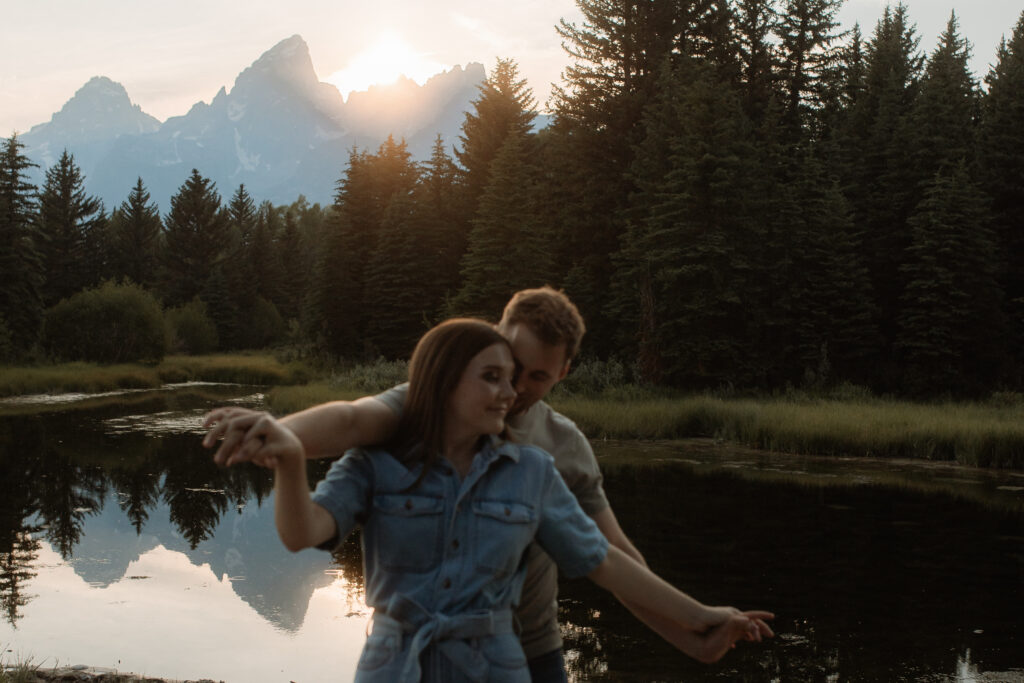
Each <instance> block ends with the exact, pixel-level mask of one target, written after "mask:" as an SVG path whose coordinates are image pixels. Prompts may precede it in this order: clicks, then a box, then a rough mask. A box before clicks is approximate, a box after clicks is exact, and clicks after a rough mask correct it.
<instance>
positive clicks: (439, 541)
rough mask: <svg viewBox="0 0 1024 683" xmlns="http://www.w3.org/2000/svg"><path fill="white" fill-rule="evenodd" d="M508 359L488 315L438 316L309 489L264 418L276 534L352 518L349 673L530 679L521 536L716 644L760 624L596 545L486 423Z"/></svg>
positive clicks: (539, 459)
mask: <svg viewBox="0 0 1024 683" xmlns="http://www.w3.org/2000/svg"><path fill="white" fill-rule="evenodd" d="M514 370H515V366H514V363H513V360H512V354H511V351H510V349H509V346H508V343H507V342H506V341H505V339H504V338H503V337H502V336H501V335H500V334H499V333H498V332H497V331H496V330H494V329H493V328H492V327H491V326H490V325H488V324H487V323H484V322H482V321H477V320H464V319H463V320H450V321H447V322H445V323H442V324H441V325H438V326H437V327H435V328H434V329H432V330H431V331H430V332H428V333H427V334H426V335H424V337H423V338H422V339H421V340H420V342H419V344H418V345H417V347H416V350H415V351H414V353H413V357H412V360H411V362H410V365H409V394H408V398H407V401H406V407H405V410H404V412H403V414H402V418H401V423H400V424H399V428H398V432H397V434H396V436H395V438H394V439H393V440H392V442H391V443H390V444H388V445H387V446H386V447H385V448H382V449H367V450H354V451H350V452H349V453H348V454H346V455H345V457H343V458H342V459H341V460H339V461H338V462H336V463H335V464H334V465H333V466H332V468H331V470H330V472H329V473H328V474H327V477H326V478H325V479H324V480H323V481H322V482H320V484H319V485H318V486H317V488H316V491H315V492H314V493H313V494H312V495H310V493H309V488H308V485H307V481H306V469H305V454H304V452H303V448H302V445H301V443H300V442H299V440H298V439H297V438H296V437H295V435H294V434H293V433H292V432H291V431H290V430H288V429H287V428H286V427H283V426H281V425H280V424H275V425H272V427H271V428H270V429H269V430H268V431H267V432H266V434H265V437H264V438H265V440H266V443H265V445H264V446H263V448H262V449H261V450H262V451H263V452H264V453H265V454H266V455H267V456H268V457H267V458H266V460H265V462H267V464H268V465H269V466H271V467H273V468H274V469H275V484H274V486H275V497H276V503H275V506H276V507H275V519H276V522H277V528H278V533H279V534H280V536H281V539H282V541H283V542H284V544H285V546H287V547H288V548H289V549H291V550H293V551H294V550H299V549H302V548H307V547H311V546H319V547H324V548H328V549H329V548H331V547H334V546H335V545H337V543H339V542H340V541H341V540H343V539H344V537H345V536H346V535H347V534H348V532H349V531H351V529H352V528H353V527H354V526H355V525H356V524H361V525H362V526H363V535H362V541H363V553H364V563H365V570H366V572H365V573H366V576H365V580H366V602H367V604H368V605H370V606H371V607H373V608H374V617H373V625H372V631H371V633H370V635H369V637H368V638H367V641H366V645H365V647H364V649H363V653H362V656H361V658H360V661H359V665H358V669H357V674H356V680H357V681H388V682H389V683H391V682H392V681H418V680H430V681H458V680H470V681H485V680H486V681H529V680H530V679H529V673H528V670H527V667H526V659H525V657H524V655H523V652H522V649H521V647H520V645H519V640H518V637H517V635H516V633H515V628H514V624H513V616H512V614H513V611H512V608H513V607H514V605H515V604H516V602H517V600H518V597H519V594H520V589H521V586H522V581H523V577H524V573H525V568H524V565H523V563H522V558H523V553H524V551H525V550H526V548H527V546H528V545H529V544H530V543H531V542H532V541H534V540H536V541H537V542H538V543H539V544H540V545H541V547H543V548H544V549H545V550H546V551H547V552H548V554H549V555H551V557H552V558H553V559H554V560H555V562H556V563H557V564H558V565H559V567H560V569H561V570H562V572H563V573H564V574H566V575H568V576H588V577H589V578H590V579H592V580H593V581H595V582H596V583H598V584H599V585H601V586H603V587H605V588H607V589H609V590H611V591H614V592H615V593H616V594H617V595H618V596H619V597H620V598H621V599H625V600H629V601H631V602H635V603H636V604H639V605H641V606H642V607H645V608H647V609H650V610H652V611H655V612H657V613H659V614H662V615H663V616H665V617H668V618H671V619H674V620H676V621H677V622H678V623H680V624H681V625H682V626H684V627H685V628H689V629H692V630H695V631H700V632H704V631H706V630H708V629H710V628H712V627H718V629H717V631H716V632H717V633H718V634H720V637H721V643H722V646H723V648H724V649H728V647H730V646H731V645H732V644H733V643H734V642H735V641H736V640H738V639H740V638H747V639H752V640H760V638H761V636H762V635H771V630H770V629H769V628H768V627H767V626H766V625H765V624H764V622H763V621H762V620H763V619H767V618H770V617H771V615H770V614H768V613H766V612H748V613H744V614H740V613H739V612H738V611H737V610H735V609H733V608H728V607H708V606H705V605H702V604H701V603H699V602H697V601H695V600H693V599H692V598H690V597H688V596H686V595H685V594H683V593H680V592H679V591H677V590H675V589H674V588H672V587H671V586H670V585H668V584H667V583H665V582H664V581H662V580H661V579H659V578H657V577H656V576H655V575H654V574H652V573H651V572H649V571H648V570H646V569H645V568H643V567H641V566H640V565H639V564H637V563H636V562H635V561H633V560H632V559H631V558H629V557H628V556H627V555H625V554H624V553H622V552H620V551H619V550H617V549H616V548H614V547H609V545H608V542H607V541H606V540H605V539H604V537H603V536H602V535H601V533H600V532H599V531H598V529H597V527H596V525H595V524H594V523H593V521H592V520H591V519H590V518H589V517H588V516H587V515H585V514H584V513H583V511H582V510H581V509H580V508H579V505H578V503H577V502H576V499H575V498H574V497H573V495H572V494H571V493H570V492H569V490H568V489H567V488H566V486H565V484H564V482H563V481H562V479H561V477H560V476H559V475H558V474H557V472H556V470H555V468H554V464H553V461H552V459H551V457H550V456H549V455H547V454H546V453H545V452H543V451H541V450H539V449H536V448H533V447H530V446H524V445H518V444H513V443H510V442H508V441H505V440H503V439H501V438H500V436H501V434H502V433H503V431H504V419H505V414H506V412H507V411H508V410H509V408H510V407H511V405H512V401H513V400H514V399H515V391H514V390H513V388H512V378H513V373H514ZM723 651H724V650H723Z"/></svg>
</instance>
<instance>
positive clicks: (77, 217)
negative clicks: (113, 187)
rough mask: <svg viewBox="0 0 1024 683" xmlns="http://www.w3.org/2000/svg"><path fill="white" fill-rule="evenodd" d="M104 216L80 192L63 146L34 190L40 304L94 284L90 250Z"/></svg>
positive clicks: (79, 176)
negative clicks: (42, 274)
mask: <svg viewBox="0 0 1024 683" xmlns="http://www.w3.org/2000/svg"><path fill="white" fill-rule="evenodd" d="M103 220H104V217H103V214H102V211H101V205H100V201H99V199H97V198H95V197H91V196H89V195H87V194H86V193H85V187H84V178H83V176H82V173H81V170H80V169H79V168H78V165H77V164H75V159H74V157H73V156H72V155H70V154H68V152H67V150H65V151H64V152H63V154H61V156H60V159H59V160H58V161H57V163H56V164H54V166H52V167H51V168H49V169H47V171H46V180H45V182H44V183H43V188H42V190H41V191H40V193H39V218H38V226H39V232H38V234H39V239H40V244H39V246H40V254H41V256H42V263H43V268H44V272H45V273H46V281H45V282H44V284H43V289H42V295H43V304H44V305H45V306H52V305H54V304H56V303H57V302H58V301H60V300H61V299H66V298H67V297H69V296H71V295H72V294H75V293H76V292H78V291H80V290H82V289H84V288H85V287H88V286H90V285H93V284H96V282H97V280H98V278H94V277H93V275H94V272H92V268H93V267H94V265H95V261H94V260H92V259H91V258H90V257H93V256H95V254H94V253H90V252H93V251H94V250H93V249H92V248H91V247H92V246H93V244H92V243H93V242H94V241H95V240H96V239H97V236H98V235H97V233H98V232H99V231H100V229H101V225H102V222H103Z"/></svg>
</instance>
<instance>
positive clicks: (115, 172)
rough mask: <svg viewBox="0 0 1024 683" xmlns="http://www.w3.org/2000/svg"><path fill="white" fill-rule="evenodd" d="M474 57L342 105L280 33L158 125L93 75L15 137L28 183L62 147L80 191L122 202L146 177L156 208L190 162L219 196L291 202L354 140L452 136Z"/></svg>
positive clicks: (330, 183) (471, 88) (477, 76)
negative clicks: (224, 84)
mask: <svg viewBox="0 0 1024 683" xmlns="http://www.w3.org/2000/svg"><path fill="white" fill-rule="evenodd" d="M484 78H485V72H484V68H483V66H482V65H481V64H477V63H471V64H468V65H467V66H466V67H465V68H462V67H458V66H457V67H455V68H453V69H452V70H450V71H447V72H445V73H441V74H438V75H437V76H434V77H433V78H431V79H430V80H429V81H428V82H427V83H426V84H424V85H423V86H419V85H417V84H416V83H415V82H413V81H410V80H408V79H400V80H399V81H398V82H396V83H393V84H391V85H387V86H375V87H373V88H371V89H370V90H369V91H367V92H363V93H353V94H352V95H350V97H349V101H348V102H345V101H343V99H342V97H341V94H340V93H339V92H338V90H337V89H336V88H335V87H334V86H332V85H330V84H327V83H322V82H320V80H319V79H318V77H317V75H316V72H315V70H314V69H313V63H312V60H311V59H310V55H309V48H308V46H307V45H306V43H305V41H303V40H302V38H301V37H299V36H297V35H296V36H292V37H291V38H288V39H286V40H283V41H281V42H280V43H278V44H277V45H275V46H274V47H273V48H271V49H270V50H268V51H267V52H266V53H264V54H263V55H262V56H261V57H260V58H259V59H257V60H256V61H255V62H254V63H253V64H252V65H251V66H249V67H248V68H246V69H245V70H244V71H242V72H241V73H240V74H239V75H238V77H237V78H236V79H235V83H234V85H233V86H232V88H231V89H230V91H229V90H228V89H226V88H221V90H220V91H219V92H218V93H217V94H216V95H215V96H214V97H213V99H212V100H211V101H210V102H209V103H208V104H207V103H205V102H198V103H196V104H195V105H194V106H193V107H192V109H191V110H189V112H188V113H187V114H185V115H183V116H176V117H172V118H169V119H167V121H164V122H163V123H162V124H161V123H160V122H159V121H157V120H156V119H154V118H153V117H151V116H149V115H147V114H145V113H144V112H142V110H141V109H140V108H139V107H138V105H134V104H132V103H131V100H130V99H129V97H128V94H127V93H126V92H125V90H124V88H123V87H122V86H121V85H120V84H118V83H114V82H113V81H110V80H109V79H107V78H101V77H97V78H93V79H92V80H90V81H89V83H87V84H86V85H85V86H83V87H82V88H81V89H80V90H79V91H78V92H77V93H75V96H74V97H72V98H71V100H69V101H68V102H67V104H65V105H64V107H63V108H62V109H61V111H60V112H58V113H56V114H54V115H53V118H52V119H51V120H50V121H49V122H48V123H44V124H40V125H38V126H35V127H33V128H32V129H31V130H30V131H29V132H27V133H25V134H24V135H23V136H21V140H22V142H24V143H25V147H26V150H25V151H26V154H27V155H28V157H29V158H30V159H32V160H33V161H34V162H36V163H37V164H39V168H38V169H36V175H35V177H33V178H32V180H33V182H36V183H37V184H39V185H41V184H42V178H43V172H44V171H45V169H46V168H47V167H49V166H51V165H52V164H53V163H54V162H55V161H56V160H57V158H59V156H60V154H61V152H62V151H63V150H64V149H65V148H66V149H67V150H68V151H69V152H70V153H71V154H73V155H74V156H75V161H76V163H77V164H78V165H79V167H80V168H81V169H82V172H83V174H84V175H85V185H86V191H87V192H89V193H90V194H94V195H97V196H99V197H100V198H102V199H103V200H104V202H105V204H106V206H107V208H108V209H112V208H114V207H116V206H118V205H119V204H120V203H121V202H122V201H124V199H125V198H126V197H127V196H128V192H129V191H130V190H131V188H132V186H133V185H134V184H135V180H136V178H139V177H141V178H142V180H143V182H144V183H145V185H146V187H147V188H148V189H149V191H150V194H151V195H152V198H153V201H155V202H157V204H158V205H159V207H160V210H161V212H164V213H166V211H167V210H169V208H170V197H171V195H173V194H174V193H175V192H177V190H178V188H179V187H180V186H181V185H182V183H184V182H185V179H186V178H187V177H188V175H189V173H190V172H191V170H192V169H193V168H195V169H198V170H199V172H200V173H201V174H202V175H204V176H206V177H208V178H211V179H212V180H213V181H214V182H215V183H216V184H217V189H218V191H219V192H220V193H221V195H222V197H223V198H224V199H225V200H226V199H227V198H228V197H229V196H230V195H231V194H232V193H233V192H234V191H235V190H236V189H237V187H238V186H239V184H242V183H244V184H245V186H246V188H247V190H248V191H249V193H250V194H251V195H252V196H253V197H254V198H255V199H256V200H257V201H262V200H270V201H272V202H274V203H276V204H279V203H290V202H292V201H294V200H295V199H296V198H297V197H298V196H299V195H300V194H303V195H305V196H306V198H307V199H309V200H310V201H311V202H320V203H329V202H330V201H331V200H332V195H333V192H334V187H335V184H336V182H337V181H338V179H339V178H340V177H341V175H342V173H343V171H344V168H345V166H346V164H347V162H348V155H349V151H350V150H351V149H352V148H353V146H357V147H359V148H361V149H370V150H374V149H376V147H377V146H378V145H379V144H380V143H381V142H383V141H384V140H385V139H386V138H387V136H388V135H389V134H392V135H394V136H395V138H396V139H398V138H404V139H405V140H406V142H407V143H408V145H409V151H410V152H411V153H412V155H413V157H414V158H418V159H425V158H427V157H428V156H429V154H430V148H431V146H432V144H433V142H434V139H435V138H436V136H437V134H438V133H440V134H441V135H442V136H443V138H444V140H445V142H446V143H447V144H448V146H449V148H450V147H451V146H452V145H454V144H456V143H457V141H458V134H459V127H460V126H461V124H462V120H463V115H464V112H465V111H466V110H467V109H469V108H470V106H471V102H472V100H473V99H475V98H476V96H477V95H478V92H479V91H478V85H479V84H480V83H481V82H482V81H483V80H484Z"/></svg>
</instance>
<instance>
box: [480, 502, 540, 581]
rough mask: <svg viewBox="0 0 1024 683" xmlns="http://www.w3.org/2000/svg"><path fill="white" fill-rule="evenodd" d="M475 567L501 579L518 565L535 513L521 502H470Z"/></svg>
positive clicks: (530, 534) (528, 541)
mask: <svg viewBox="0 0 1024 683" xmlns="http://www.w3.org/2000/svg"><path fill="white" fill-rule="evenodd" d="M473 517H474V520H473V521H474V524H475V525H476V539H475V540H476V550H477V552H476V557H477V567H478V568H479V569H481V570H483V571H485V572H487V573H492V574H494V575H495V576H496V578H504V577H506V576H508V575H509V574H511V573H513V572H514V571H515V570H516V568H517V567H518V566H519V561H520V560H521V559H522V557H523V551H525V550H526V547H527V546H528V545H529V544H530V541H531V540H533V534H534V532H535V525H534V521H535V520H536V514H535V513H534V511H533V508H531V507H529V506H528V505H523V504H522V503H511V502H509V503H506V502H503V501H496V500H475V501H473Z"/></svg>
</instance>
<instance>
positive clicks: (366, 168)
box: [313, 136, 418, 358]
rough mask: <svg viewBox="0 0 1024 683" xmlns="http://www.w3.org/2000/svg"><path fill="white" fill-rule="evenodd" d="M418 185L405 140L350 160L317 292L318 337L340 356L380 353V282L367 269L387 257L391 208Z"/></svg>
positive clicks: (354, 154)
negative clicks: (373, 321) (385, 231)
mask: <svg viewBox="0 0 1024 683" xmlns="http://www.w3.org/2000/svg"><path fill="white" fill-rule="evenodd" d="M417 180H418V169H417V167H416V164H415V163H413V161H412V160H411V157H410V155H409V151H408V149H407V147H406V144H405V142H404V141H402V142H400V143H397V142H395V141H394V139H393V138H392V137H390V136H389V137H388V139H387V141H385V142H384V143H383V144H382V145H381V146H380V148H379V149H378V150H377V153H376V154H369V153H367V152H365V151H359V150H355V149H353V150H352V152H351V154H350V155H349V164H348V168H347V169H346V171H345V176H344V177H343V178H342V179H341V180H340V181H339V183H338V192H337V194H336V196H335V203H334V215H333V217H332V220H331V222H330V224H329V226H328V234H327V237H326V240H325V248H324V251H323V252H322V259H321V261H320V263H319V264H318V268H317V275H316V277H315V284H314V288H315V291H314V293H313V296H314V297H315V304H314V307H315V310H316V315H315V316H314V317H315V318H316V319H317V321H318V323H319V325H320V329H318V330H317V331H316V334H319V335H322V336H323V339H324V341H325V343H326V344H327V348H328V350H329V351H331V352H332V353H334V354H336V355H340V356H343V357H348V358H367V357H372V356H374V355H376V354H377V353H379V349H378V348H377V346H376V344H375V341H377V340H375V338H374V337H373V336H371V334H370V326H369V322H370V316H371V313H372V308H373V307H372V305H371V302H372V300H373V298H372V297H373V296H374V290H375V288H376V287H377V286H379V285H380V283H379V282H376V281H374V280H372V279H371V278H370V277H369V275H368V273H367V265H368V264H369V263H370V261H371V259H372V258H374V257H375V256H374V255H376V254H378V253H379V254H380V255H381V256H383V257H386V255H387V254H388V253H389V250H390V249H391V247H392V245H390V244H387V243H385V242H382V241H381V239H380V231H381V225H382V223H383V220H384V216H385V214H386V212H387V207H388V206H389V204H390V203H391V202H392V201H393V200H394V199H395V197H397V196H409V195H410V194H411V193H412V192H413V190H414V188H415V186H416V182H417ZM393 277H396V278H401V277H402V275H401V274H399V273H394V274H393Z"/></svg>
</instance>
